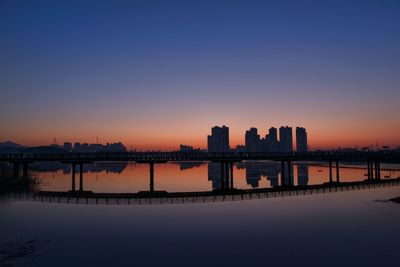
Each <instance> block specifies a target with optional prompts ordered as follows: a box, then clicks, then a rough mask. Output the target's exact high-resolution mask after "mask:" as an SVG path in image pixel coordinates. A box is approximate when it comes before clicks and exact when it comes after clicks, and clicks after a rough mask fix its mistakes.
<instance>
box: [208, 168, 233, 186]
mask: <svg viewBox="0 0 400 267" xmlns="http://www.w3.org/2000/svg"><path fill="white" fill-rule="evenodd" d="M222 167H223V169H221V168H222ZM229 168H230V167H229V165H228V164H224V165H222V164H221V163H217V162H210V163H208V180H209V181H211V182H212V189H213V190H220V189H231V188H232V186H233V183H232V182H233V181H231V179H230V169H229ZM232 168H233V167H232ZM222 175H224V179H223V177H222Z"/></svg>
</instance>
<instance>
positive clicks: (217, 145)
mask: <svg viewBox="0 0 400 267" xmlns="http://www.w3.org/2000/svg"><path fill="white" fill-rule="evenodd" d="M207 147H208V152H228V151H229V127H226V126H225V125H223V126H222V127H219V126H215V127H213V128H211V135H209V136H207Z"/></svg>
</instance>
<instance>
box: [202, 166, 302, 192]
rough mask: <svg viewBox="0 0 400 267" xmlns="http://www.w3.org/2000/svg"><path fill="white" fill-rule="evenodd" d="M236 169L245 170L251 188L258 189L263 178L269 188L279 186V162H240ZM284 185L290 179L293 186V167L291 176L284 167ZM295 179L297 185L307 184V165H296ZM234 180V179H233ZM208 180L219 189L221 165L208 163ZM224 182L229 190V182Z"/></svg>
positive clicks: (280, 171) (214, 187) (213, 186)
mask: <svg viewBox="0 0 400 267" xmlns="http://www.w3.org/2000/svg"><path fill="white" fill-rule="evenodd" d="M235 165H236V167H237V169H245V170H246V182H247V184H248V185H250V186H251V187H252V188H258V187H259V186H260V181H261V179H262V178H263V177H265V178H266V179H267V180H268V181H269V184H270V186H271V187H276V186H279V185H280V181H279V177H280V175H281V173H282V170H281V163H280V162H251V161H248V162H240V163H237V164H235ZM285 168H286V169H285V177H284V180H285V184H288V181H289V179H290V184H292V185H294V171H293V170H294V165H293V164H292V165H291V172H290V173H291V175H290V178H289V177H288V176H289V172H288V170H287V168H288V166H287V165H285ZM297 176H298V177H297V178H298V185H300V186H306V185H307V184H308V164H307V163H298V164H297ZM234 178H235V177H234ZM208 180H209V181H211V182H212V188H213V190H215V189H221V165H220V164H219V163H214V162H210V163H209V164H208ZM224 182H225V188H229V182H228V181H224Z"/></svg>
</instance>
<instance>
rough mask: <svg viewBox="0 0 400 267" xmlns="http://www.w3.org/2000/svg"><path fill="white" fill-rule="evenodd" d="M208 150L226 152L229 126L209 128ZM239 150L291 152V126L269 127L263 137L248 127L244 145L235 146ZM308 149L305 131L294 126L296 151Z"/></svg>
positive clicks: (254, 129)
mask: <svg viewBox="0 0 400 267" xmlns="http://www.w3.org/2000/svg"><path fill="white" fill-rule="evenodd" d="M207 149H208V152H228V151H231V149H230V147H229V127H226V126H225V125H223V126H222V127H219V126H215V127H213V128H211V135H209V136H208V137H207ZM236 150H237V151H240V152H293V131H292V127H289V126H282V127H280V128H279V136H278V129H277V128H275V127H271V128H270V129H269V130H268V134H266V135H265V137H261V136H260V134H258V130H257V128H250V129H249V130H247V131H246V134H245V145H244V146H237V148H236ZM307 150H308V141H307V131H306V129H305V128H303V127H296V151H297V152H306V151H307Z"/></svg>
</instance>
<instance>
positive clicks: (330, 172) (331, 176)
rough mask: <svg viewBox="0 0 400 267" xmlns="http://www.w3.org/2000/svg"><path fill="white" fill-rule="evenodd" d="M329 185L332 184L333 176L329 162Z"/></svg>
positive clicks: (330, 162)
mask: <svg viewBox="0 0 400 267" xmlns="http://www.w3.org/2000/svg"><path fill="white" fill-rule="evenodd" d="M329 183H331V184H332V183H333V175H332V161H331V160H330V161H329Z"/></svg>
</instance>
